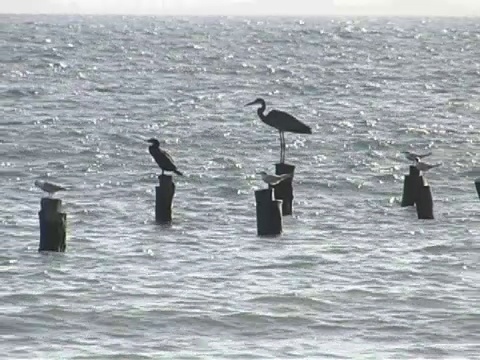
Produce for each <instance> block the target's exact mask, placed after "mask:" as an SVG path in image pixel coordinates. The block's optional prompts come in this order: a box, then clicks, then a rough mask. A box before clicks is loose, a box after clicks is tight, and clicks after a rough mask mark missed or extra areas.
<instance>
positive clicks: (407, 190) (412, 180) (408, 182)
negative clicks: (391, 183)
mask: <svg viewBox="0 0 480 360" xmlns="http://www.w3.org/2000/svg"><path fill="white" fill-rule="evenodd" d="M422 186H423V179H422V177H421V176H420V171H418V169H417V168H416V167H415V166H413V165H411V166H410V173H409V174H408V175H405V180H404V181H403V196H402V207H405V206H413V205H415V199H416V198H417V196H418V192H419V191H420V188H421V187H422Z"/></svg>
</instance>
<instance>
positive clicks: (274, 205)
mask: <svg viewBox="0 0 480 360" xmlns="http://www.w3.org/2000/svg"><path fill="white" fill-rule="evenodd" d="M255 200H256V204H257V234H258V235H259V236H265V235H270V236H272V235H273V236H275V235H280V234H281V233H282V210H281V206H282V201H281V200H272V189H270V188H269V189H265V190H257V191H255Z"/></svg>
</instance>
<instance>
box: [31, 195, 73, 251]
mask: <svg viewBox="0 0 480 360" xmlns="http://www.w3.org/2000/svg"><path fill="white" fill-rule="evenodd" d="M61 211H62V200H60V199H53V198H42V200H41V202H40V212H39V213H38V217H39V219H40V246H39V248H38V251H55V252H65V248H66V237H67V214H64V213H62V212H61Z"/></svg>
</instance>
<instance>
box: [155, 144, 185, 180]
mask: <svg viewBox="0 0 480 360" xmlns="http://www.w3.org/2000/svg"><path fill="white" fill-rule="evenodd" d="M147 142H149V143H151V144H152V145H150V146H149V147H148V151H149V152H150V155H152V157H153V159H154V160H155V162H156V163H157V164H158V166H159V167H160V169H162V175H163V173H164V172H165V171H173V172H174V173H175V174H177V175H180V176H183V174H182V173H181V172H180V171H178V170H177V167H176V166H175V164H174V163H173V159H172V157H171V156H170V155H169V154H168V153H167V152H166V151H165V150H162V149H160V142H159V141H158V140H157V139H153V138H152V139H150V140H147Z"/></svg>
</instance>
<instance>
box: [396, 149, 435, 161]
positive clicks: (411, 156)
mask: <svg viewBox="0 0 480 360" xmlns="http://www.w3.org/2000/svg"><path fill="white" fill-rule="evenodd" d="M402 154H404V155H405V158H406V159H407V160H410V161H413V162H414V163H415V159H417V158H418V159H423V158H424V157H427V156H430V155H432V152H428V153H426V154H415V153H413V152H410V151H402Z"/></svg>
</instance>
